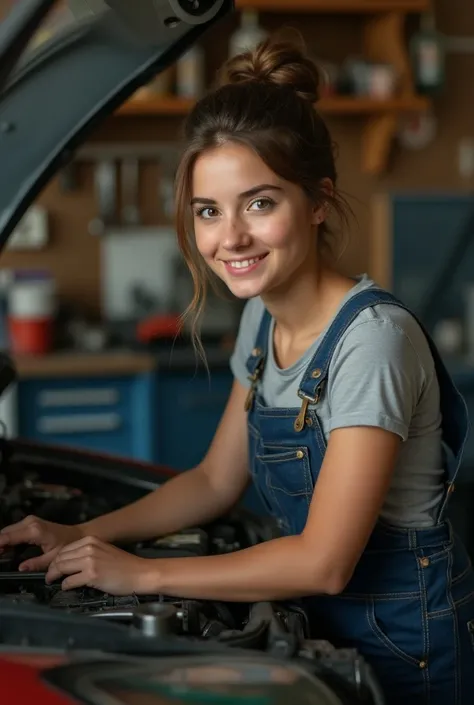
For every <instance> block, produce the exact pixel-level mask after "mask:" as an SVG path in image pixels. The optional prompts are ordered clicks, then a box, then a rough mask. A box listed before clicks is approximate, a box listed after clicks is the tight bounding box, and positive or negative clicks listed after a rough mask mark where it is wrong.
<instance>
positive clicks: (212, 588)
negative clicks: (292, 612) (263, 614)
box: [137, 536, 347, 602]
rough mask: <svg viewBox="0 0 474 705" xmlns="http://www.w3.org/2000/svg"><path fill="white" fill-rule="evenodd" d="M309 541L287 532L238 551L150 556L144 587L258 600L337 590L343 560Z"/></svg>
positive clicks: (184, 594) (193, 595) (196, 595)
mask: <svg viewBox="0 0 474 705" xmlns="http://www.w3.org/2000/svg"><path fill="white" fill-rule="evenodd" d="M317 550H318V549H317V547H315V546H313V547H311V546H308V545H307V542H306V541H305V539H304V538H303V537H302V536H285V537H282V538H278V539H273V540H271V541H267V542H265V543H262V544H259V545H257V546H253V547H251V548H247V549H244V550H241V551H236V552H235V553H229V554H226V555H218V556H205V557H202V558H201V557H198V558H171V559H157V560H153V561H150V562H149V564H148V566H149V568H148V570H147V571H145V572H144V573H143V576H141V577H140V578H138V576H137V578H138V580H140V579H141V581H142V584H141V585H139V586H138V588H139V589H140V591H145V592H150V593H151V594H153V593H163V594H165V595H170V596H173V597H176V596H179V597H182V598H191V599H198V600H199V599H201V600H223V601H228V602H258V601H261V600H286V599H291V598H297V597H304V596H306V595H314V594H318V593H319V594H337V593H339V592H340V591H341V590H342V589H343V588H344V586H345V583H346V582H347V580H346V578H347V576H343V575H342V567H341V566H339V565H338V564H337V560H336V559H335V558H334V557H332V558H331V559H330V558H329V557H328V556H326V555H325V552H324V551H321V552H320V553H319V558H318V552H317Z"/></svg>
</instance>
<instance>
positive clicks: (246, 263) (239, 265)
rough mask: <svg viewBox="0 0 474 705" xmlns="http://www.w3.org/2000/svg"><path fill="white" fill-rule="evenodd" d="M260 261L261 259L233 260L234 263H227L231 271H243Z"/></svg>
mask: <svg viewBox="0 0 474 705" xmlns="http://www.w3.org/2000/svg"><path fill="white" fill-rule="evenodd" d="M261 259H262V257H254V258H253V259H242V260H235V261H234V262H229V264H230V266H231V267H232V268H233V269H245V267H250V265H251V264H255V262H258V261H259V260H261Z"/></svg>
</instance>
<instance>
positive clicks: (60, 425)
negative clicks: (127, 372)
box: [18, 373, 156, 461]
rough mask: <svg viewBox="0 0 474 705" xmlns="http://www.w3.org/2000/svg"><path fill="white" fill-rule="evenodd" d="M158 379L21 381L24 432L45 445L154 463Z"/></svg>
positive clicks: (20, 426)
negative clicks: (156, 386)
mask: <svg viewBox="0 0 474 705" xmlns="http://www.w3.org/2000/svg"><path fill="white" fill-rule="evenodd" d="M154 382H155V378H154V375H153V374H151V373H150V374H148V373H146V374H138V375H132V376H115V377H114V376H110V377H107V376H105V377H94V378H83V377H71V378H50V379H43V378H41V379H39V378H38V379H27V380H21V381H20V382H19V385H18V417H19V422H18V432H19V435H20V436H21V437H23V438H27V439H30V440H38V441H41V442H44V443H49V444H57V445H61V446H68V447H70V448H80V449H83V450H90V451H95V452H103V453H109V454H112V455H120V456H123V457H126V458H133V459H137V460H143V461H152V460H153V458H154V455H155V450H154V442H155V434H156V421H155V415H154V405H155V393H154Z"/></svg>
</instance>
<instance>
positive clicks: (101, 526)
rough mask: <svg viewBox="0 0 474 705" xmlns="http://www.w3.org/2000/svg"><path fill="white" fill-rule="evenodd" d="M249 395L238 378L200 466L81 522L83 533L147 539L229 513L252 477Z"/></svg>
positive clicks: (108, 537) (123, 539) (107, 538)
mask: <svg viewBox="0 0 474 705" xmlns="http://www.w3.org/2000/svg"><path fill="white" fill-rule="evenodd" d="M246 395H247V391H246V390H245V389H244V388H243V387H242V386H241V385H240V384H239V383H238V382H234V385H233V387H232V391H231V393H230V396H229V400H228V402H227V405H226V408H225V411H224V413H223V416H222V419H221V421H220V423H219V426H218V428H217V430H216V433H215V435H214V438H213V440H212V443H211V445H210V447H209V450H208V452H207V454H206V456H205V458H204V459H203V461H202V462H201V463H200V464H199V465H198V466H197V467H195V468H193V469H192V470H188V471H185V472H183V473H179V474H177V475H176V476H175V477H174V478H172V479H171V480H168V481H166V482H165V483H164V484H163V485H161V487H159V488H158V489H157V490H155V491H154V492H152V493H150V494H149V495H146V496H145V497H143V498H142V499H139V500H138V501H136V502H134V503H133V504H129V505H127V506H126V507H123V508H121V509H118V510H117V511H115V512H111V513H110V514H105V515H103V516H101V517H98V518H97V519H93V520H92V521H90V522H87V523H85V524H81V526H80V529H81V532H82V533H83V535H85V536H87V535H90V536H96V537H98V538H100V539H103V540H104V541H118V540H121V541H134V540H144V539H150V538H156V537H158V536H162V535H164V534H168V533H172V532H175V531H180V530H182V529H184V528H187V527H190V526H196V525H197V524H200V523H206V522H209V521H211V520H213V519H215V518H217V517H219V516H221V515H222V514H225V513H226V512H227V511H228V510H229V509H230V508H231V507H232V506H233V505H234V504H235V503H236V502H237V501H238V499H239V497H240V496H241V495H242V493H243V492H244V490H245V487H246V485H247V482H248V455H247V454H248V450H247V448H248V445H247V426H246V423H245V419H243V418H242V415H241V414H239V411H240V409H241V408H242V409H243V405H244V400H245V397H246ZM185 442H186V440H185V438H183V443H185Z"/></svg>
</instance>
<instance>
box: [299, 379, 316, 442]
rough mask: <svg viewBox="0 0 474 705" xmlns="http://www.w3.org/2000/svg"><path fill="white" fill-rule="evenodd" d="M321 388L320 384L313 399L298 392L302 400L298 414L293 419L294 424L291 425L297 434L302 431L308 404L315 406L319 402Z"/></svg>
mask: <svg viewBox="0 0 474 705" xmlns="http://www.w3.org/2000/svg"><path fill="white" fill-rule="evenodd" d="M321 387H322V385H321V384H320V385H319V387H318V388H317V390H316V395H315V396H314V397H310V396H308V395H307V394H303V392H298V396H299V397H301V399H302V400H303V401H302V402H301V409H300V413H299V414H298V416H297V417H296V419H295V423H294V424H293V428H294V429H295V431H296V432H297V433H299V432H300V431H302V430H303V428H304V425H305V423H306V414H307V411H308V406H309V405H310V404H317V403H318V401H319V398H320V396H321Z"/></svg>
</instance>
